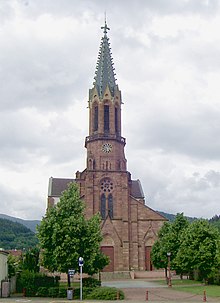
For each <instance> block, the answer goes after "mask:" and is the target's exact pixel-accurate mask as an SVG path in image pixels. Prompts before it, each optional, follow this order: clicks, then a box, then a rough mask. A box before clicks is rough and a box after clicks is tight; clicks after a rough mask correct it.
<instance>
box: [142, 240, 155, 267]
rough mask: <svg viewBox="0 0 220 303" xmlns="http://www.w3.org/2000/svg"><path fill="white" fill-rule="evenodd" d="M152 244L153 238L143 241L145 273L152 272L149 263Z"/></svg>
mask: <svg viewBox="0 0 220 303" xmlns="http://www.w3.org/2000/svg"><path fill="white" fill-rule="evenodd" d="M153 244H154V239H153V237H147V239H146V241H145V245H144V247H145V270H147V271H152V270H153V265H152V263H151V257H150V254H151V250H152V246H153Z"/></svg>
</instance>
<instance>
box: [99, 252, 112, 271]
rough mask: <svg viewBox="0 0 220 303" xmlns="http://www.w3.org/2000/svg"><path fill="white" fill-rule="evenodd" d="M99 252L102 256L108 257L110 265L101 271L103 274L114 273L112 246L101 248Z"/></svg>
mask: <svg viewBox="0 0 220 303" xmlns="http://www.w3.org/2000/svg"><path fill="white" fill-rule="evenodd" d="M101 251H102V252H103V254H105V255H106V256H108V257H109V260H110V263H109V264H108V265H107V266H106V267H105V268H104V269H103V271H104V272H112V271H114V247H113V246H102V247H101Z"/></svg>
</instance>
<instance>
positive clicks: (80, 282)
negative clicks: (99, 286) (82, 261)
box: [80, 266, 82, 301]
mask: <svg viewBox="0 0 220 303" xmlns="http://www.w3.org/2000/svg"><path fill="white" fill-rule="evenodd" d="M80 301H82V266H80Z"/></svg>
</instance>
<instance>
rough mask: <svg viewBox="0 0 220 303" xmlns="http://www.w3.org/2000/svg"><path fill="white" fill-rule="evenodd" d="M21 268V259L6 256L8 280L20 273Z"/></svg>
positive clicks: (19, 257)
mask: <svg viewBox="0 0 220 303" xmlns="http://www.w3.org/2000/svg"><path fill="white" fill-rule="evenodd" d="M21 268H22V257H21V256H13V255H11V254H9V255H8V276H9V278H11V277H13V276H15V275H16V273H17V272H19V271H21Z"/></svg>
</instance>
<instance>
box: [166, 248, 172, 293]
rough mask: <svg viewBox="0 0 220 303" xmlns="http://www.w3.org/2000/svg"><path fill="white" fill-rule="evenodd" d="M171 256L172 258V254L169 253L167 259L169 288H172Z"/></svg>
mask: <svg viewBox="0 0 220 303" xmlns="http://www.w3.org/2000/svg"><path fill="white" fill-rule="evenodd" d="M170 256H171V252H168V253H167V258H168V286H169V287H172V283H171V271H170Z"/></svg>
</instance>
